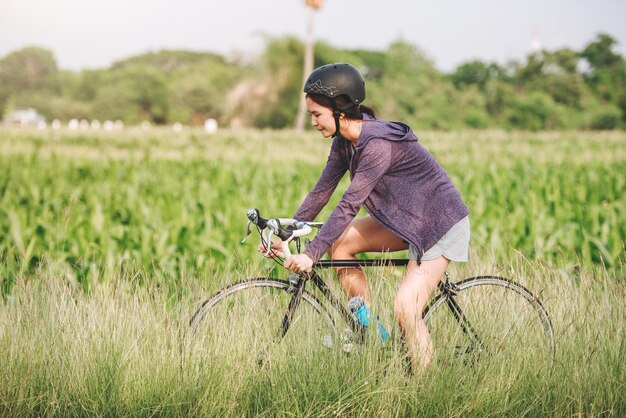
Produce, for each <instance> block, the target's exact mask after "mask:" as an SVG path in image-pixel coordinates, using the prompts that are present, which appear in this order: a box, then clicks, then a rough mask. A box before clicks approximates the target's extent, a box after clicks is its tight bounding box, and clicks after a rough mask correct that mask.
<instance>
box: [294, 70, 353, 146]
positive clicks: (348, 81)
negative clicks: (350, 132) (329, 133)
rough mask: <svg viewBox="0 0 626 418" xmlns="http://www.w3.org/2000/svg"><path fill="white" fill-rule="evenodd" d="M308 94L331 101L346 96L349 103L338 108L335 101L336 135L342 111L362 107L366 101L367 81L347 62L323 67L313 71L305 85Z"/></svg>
mask: <svg viewBox="0 0 626 418" xmlns="http://www.w3.org/2000/svg"><path fill="white" fill-rule="evenodd" d="M304 92H305V93H306V94H321V95H322V96H326V97H328V98H331V99H336V98H337V97H339V96H342V95H343V96H346V97H347V98H348V99H349V101H348V103H346V104H344V105H343V106H338V105H337V101H336V100H333V101H332V103H333V117H334V118H335V134H340V132H339V118H340V116H341V111H343V110H347V109H349V108H351V107H352V106H358V105H360V104H361V103H362V102H363V100H365V80H363V76H362V75H361V73H360V72H359V70H357V69H356V68H355V67H354V66H352V65H350V64H346V63H345V62H337V63H335V64H327V65H323V66H321V67H319V68H316V69H315V70H313V72H312V73H311V74H310V75H309V77H308V78H307V80H306V83H304Z"/></svg>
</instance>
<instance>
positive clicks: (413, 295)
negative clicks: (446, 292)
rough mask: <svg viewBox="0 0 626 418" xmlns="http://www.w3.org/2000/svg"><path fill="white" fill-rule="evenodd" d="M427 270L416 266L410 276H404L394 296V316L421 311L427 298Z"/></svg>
mask: <svg viewBox="0 0 626 418" xmlns="http://www.w3.org/2000/svg"><path fill="white" fill-rule="evenodd" d="M426 278H427V272H426V271H425V270H423V269H421V268H418V269H417V270H416V271H414V272H413V274H412V275H411V276H410V277H405V278H404V280H402V283H401V284H400V287H399V288H398V291H397V292H396V296H395V298H394V312H395V314H396V316H399V315H404V314H405V313H412V314H414V313H415V312H419V313H421V311H422V310H423V308H424V306H425V305H426V299H427V298H428V293H429V292H428V286H427V281H426Z"/></svg>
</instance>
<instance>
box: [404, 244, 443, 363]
mask: <svg viewBox="0 0 626 418" xmlns="http://www.w3.org/2000/svg"><path fill="white" fill-rule="evenodd" d="M449 263H450V261H449V260H448V259H447V258H445V257H443V256H441V257H439V258H436V259H434V260H429V261H423V262H422V263H421V265H419V266H418V265H417V263H416V262H415V260H411V261H410V262H409V265H408V266H407V269H406V272H405V273H404V277H403V278H402V282H401V283H400V287H399V289H398V292H397V294H396V298H395V301H394V312H395V315H396V319H397V320H398V324H399V325H400V328H402V332H403V334H404V338H405V341H406V343H407V346H408V349H409V355H410V356H411V361H412V363H413V369H414V370H420V369H423V368H425V367H426V366H427V365H428V364H429V363H430V362H431V361H432V357H433V346H432V341H431V339H430V334H429V332H428V329H427V328H426V324H425V323H424V319H423V318H422V313H423V311H424V308H425V307H426V303H427V302H428V300H429V299H430V295H431V294H432V292H433V290H434V289H435V288H436V287H437V284H438V283H439V281H440V280H441V277H442V276H443V274H444V273H445V271H446V268H447V267H448V264H449Z"/></svg>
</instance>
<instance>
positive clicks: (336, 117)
mask: <svg viewBox="0 0 626 418" xmlns="http://www.w3.org/2000/svg"><path fill="white" fill-rule="evenodd" d="M333 117H334V118H335V135H339V136H341V132H340V131H339V118H340V117H341V111H340V110H339V109H337V106H336V105H333Z"/></svg>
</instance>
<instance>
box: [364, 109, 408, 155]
mask: <svg viewBox="0 0 626 418" xmlns="http://www.w3.org/2000/svg"><path fill="white" fill-rule="evenodd" d="M373 138H380V139H385V140H387V141H397V142H405V141H417V136H416V135H415V134H414V133H413V131H412V130H411V128H410V127H409V126H408V125H406V124H404V123H402V122H389V121H385V120H382V119H376V118H373V117H371V116H370V115H368V114H364V115H363V124H362V125H361V134H360V135H359V139H358V140H357V146H356V148H357V149H359V148H362V147H364V146H365V145H366V144H367V142H369V141H370V140H371V139H373Z"/></svg>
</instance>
